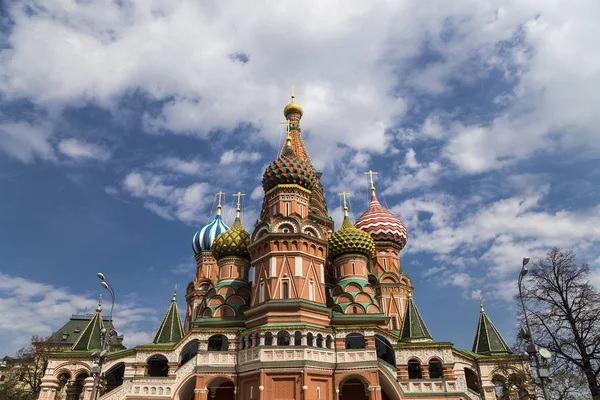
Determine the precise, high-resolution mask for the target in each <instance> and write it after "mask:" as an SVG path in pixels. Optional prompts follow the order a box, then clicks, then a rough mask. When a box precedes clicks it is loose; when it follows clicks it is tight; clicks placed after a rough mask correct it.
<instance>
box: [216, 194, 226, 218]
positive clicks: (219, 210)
mask: <svg viewBox="0 0 600 400" xmlns="http://www.w3.org/2000/svg"><path fill="white" fill-rule="evenodd" d="M224 194H225V192H222V191H220V190H219V191H218V192H217V196H219V197H218V198H219V200H218V201H219V204H218V205H217V215H221V209H222V208H223V206H222V205H221V196H223V195H224Z"/></svg>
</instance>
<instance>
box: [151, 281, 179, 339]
mask: <svg viewBox="0 0 600 400" xmlns="http://www.w3.org/2000/svg"><path fill="white" fill-rule="evenodd" d="M182 337H183V326H182V325H181V316H180V315H179V308H178V307H177V286H175V289H174V290H173V298H172V299H171V305H170V306H169V309H168V310H167V313H166V314H165V317H164V318H163V321H162V323H161V324H160V328H158V332H156V335H155V336H154V340H153V341H152V343H173V342H179V341H180V340H181V338H182Z"/></svg>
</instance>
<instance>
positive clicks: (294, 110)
mask: <svg viewBox="0 0 600 400" xmlns="http://www.w3.org/2000/svg"><path fill="white" fill-rule="evenodd" d="M295 98H296V97H295V96H294V95H292V102H291V103H290V104H288V105H287V106H285V108H284V109H283V115H284V116H285V117H286V118H287V117H288V115H290V114H300V117H302V113H303V112H304V111H303V110H302V107H300V105H299V104H297V103H296V102H295V101H294V100H295Z"/></svg>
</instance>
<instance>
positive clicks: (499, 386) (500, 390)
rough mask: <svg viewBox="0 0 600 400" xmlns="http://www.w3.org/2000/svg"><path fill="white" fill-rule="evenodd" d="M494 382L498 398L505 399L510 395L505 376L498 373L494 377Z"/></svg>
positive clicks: (498, 399) (499, 399)
mask: <svg viewBox="0 0 600 400" xmlns="http://www.w3.org/2000/svg"><path fill="white" fill-rule="evenodd" d="M492 383H493V384H494V394H495V395H496V399H497V400H505V399H506V398H507V397H508V390H507V387H506V382H505V380H504V378H502V377H501V376H497V375H496V376H494V377H493V378H492Z"/></svg>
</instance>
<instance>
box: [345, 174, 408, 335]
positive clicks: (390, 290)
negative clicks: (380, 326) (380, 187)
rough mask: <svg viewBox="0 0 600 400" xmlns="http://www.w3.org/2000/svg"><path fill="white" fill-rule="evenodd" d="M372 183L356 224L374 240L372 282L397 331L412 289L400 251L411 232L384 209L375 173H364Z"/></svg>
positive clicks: (381, 304)
mask: <svg viewBox="0 0 600 400" xmlns="http://www.w3.org/2000/svg"><path fill="white" fill-rule="evenodd" d="M365 174H367V175H369V178H370V182H371V188H370V191H371V202H370V204H369V207H368V208H367V210H366V211H365V212H364V213H363V214H362V215H361V216H360V217H359V218H358V220H357V221H356V227H357V228H359V229H361V230H363V231H365V232H367V233H369V234H370V235H371V237H372V238H373V240H374V241H375V255H374V256H373V258H371V261H370V264H369V274H370V281H371V282H372V283H373V284H374V285H375V286H376V288H377V298H378V301H379V304H380V307H381V309H382V312H383V313H384V314H385V315H387V316H388V317H390V319H389V323H388V326H387V328H388V329H390V330H392V331H398V330H399V329H400V327H401V326H402V318H403V316H404V313H405V310H406V305H407V301H408V294H409V293H411V291H412V283H411V281H410V278H409V277H408V276H407V275H406V274H405V273H404V272H402V268H401V266H400V251H401V250H402V249H403V248H404V246H405V245H406V242H407V240H408V232H407V230H406V227H405V226H404V223H403V222H402V221H401V220H400V218H398V217H397V216H395V215H394V214H393V213H392V212H391V211H389V210H387V209H386V208H384V207H383V206H382V205H381V204H380V203H379V201H378V200H377V196H376V194H375V185H374V182H373V175H376V174H377V173H376V172H373V171H369V172H365Z"/></svg>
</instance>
